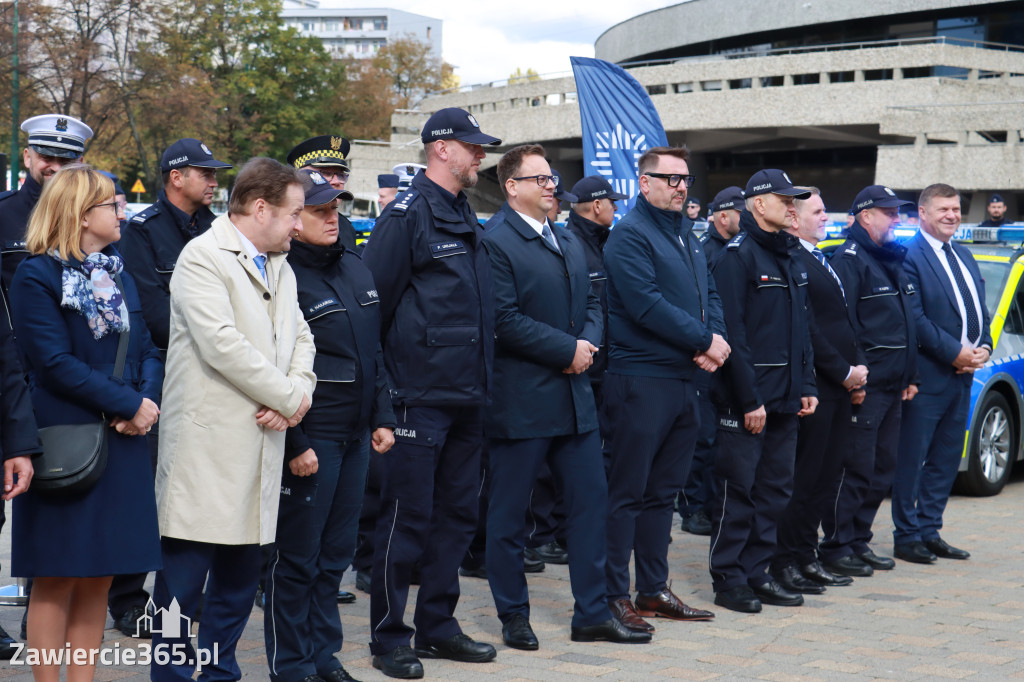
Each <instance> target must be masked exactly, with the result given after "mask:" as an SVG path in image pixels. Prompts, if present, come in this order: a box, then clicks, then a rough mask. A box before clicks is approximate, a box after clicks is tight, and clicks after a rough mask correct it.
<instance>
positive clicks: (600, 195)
mask: <svg viewBox="0 0 1024 682" xmlns="http://www.w3.org/2000/svg"><path fill="white" fill-rule="evenodd" d="M572 193H573V194H575V195H576V199H577V200H576V203H577V204H586V203H589V202H591V201H597V200H598V199H611V200H612V201H622V200H623V199H628V198H629V197H627V196H626V195H625V194H619V193H618V192H616V191H615V190H614V189H612V186H611V183H609V182H608V181H607V180H605V179H604V178H602V177H601V176H600V175H588V176H587V177H585V178H583V179H582V180H580V181H579V182H577V183H576V184H575V185H573V186H572Z"/></svg>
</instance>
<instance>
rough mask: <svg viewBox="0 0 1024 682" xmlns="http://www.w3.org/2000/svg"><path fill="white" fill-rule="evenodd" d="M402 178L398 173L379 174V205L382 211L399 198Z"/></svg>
mask: <svg viewBox="0 0 1024 682" xmlns="http://www.w3.org/2000/svg"><path fill="white" fill-rule="evenodd" d="M400 180H401V178H399V177H398V174H397V173H381V174H380V175H378V176H377V206H378V207H379V208H380V210H381V211H383V210H384V209H385V208H387V207H388V204H390V203H391V202H392V201H394V200H395V199H396V198H398V183H399V181H400Z"/></svg>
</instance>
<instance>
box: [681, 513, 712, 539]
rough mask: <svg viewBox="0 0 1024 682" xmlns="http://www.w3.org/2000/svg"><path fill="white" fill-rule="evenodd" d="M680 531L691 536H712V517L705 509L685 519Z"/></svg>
mask: <svg viewBox="0 0 1024 682" xmlns="http://www.w3.org/2000/svg"><path fill="white" fill-rule="evenodd" d="M679 527H680V529H682V530H684V531H686V532H687V533H690V534H691V535H711V517H710V516H708V513H707V512H706V511H704V510H703V509H699V510H697V511H696V512H695V513H693V514H690V515H689V516H684V517H683V522H682V523H681V524H679Z"/></svg>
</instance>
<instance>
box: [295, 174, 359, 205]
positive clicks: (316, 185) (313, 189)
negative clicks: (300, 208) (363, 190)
mask: <svg viewBox="0 0 1024 682" xmlns="http://www.w3.org/2000/svg"><path fill="white" fill-rule="evenodd" d="M299 175H300V176H301V177H302V191H303V192H304V193H305V195H306V201H305V205H306V206H319V205H321V204H326V203H328V202H330V201H334V200H335V199H337V198H338V197H341V198H342V199H344V200H345V201H351V200H352V192H349V191H348V190H344V189H334V188H333V187H331V183H329V182H327V179H326V178H324V176H322V175H320V173H319V171H317V169H316V168H302V169H300V170H299Z"/></svg>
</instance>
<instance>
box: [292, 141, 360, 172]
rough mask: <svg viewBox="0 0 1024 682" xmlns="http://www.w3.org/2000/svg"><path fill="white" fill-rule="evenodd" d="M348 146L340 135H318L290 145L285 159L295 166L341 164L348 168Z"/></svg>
mask: <svg viewBox="0 0 1024 682" xmlns="http://www.w3.org/2000/svg"><path fill="white" fill-rule="evenodd" d="M350 146H351V145H349V142H348V140H346V139H345V138H344V137H342V136H341V135H318V136H316V137H311V138H309V139H308V140H303V141H302V142H300V143H298V144H297V145H295V146H294V147H292V150H291V151H290V152H288V159H287V160H288V163H290V164H291V165H293V166H295V167H296V168H305V167H306V166H341V167H342V168H344V169H345V170H348V151H349V148H350Z"/></svg>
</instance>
